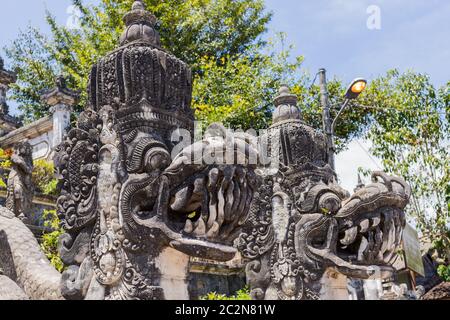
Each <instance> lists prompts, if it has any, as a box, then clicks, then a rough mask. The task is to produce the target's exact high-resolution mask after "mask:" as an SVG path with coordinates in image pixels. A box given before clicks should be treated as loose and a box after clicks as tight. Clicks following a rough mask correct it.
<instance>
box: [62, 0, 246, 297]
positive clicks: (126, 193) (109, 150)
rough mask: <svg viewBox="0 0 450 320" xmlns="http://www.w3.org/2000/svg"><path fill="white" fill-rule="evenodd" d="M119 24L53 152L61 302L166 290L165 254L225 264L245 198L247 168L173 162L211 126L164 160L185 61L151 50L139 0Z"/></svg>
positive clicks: (184, 80)
mask: <svg viewBox="0 0 450 320" xmlns="http://www.w3.org/2000/svg"><path fill="white" fill-rule="evenodd" d="M125 22H126V24H127V30H126V31H125V32H124V34H123V36H122V38H121V44H123V46H122V47H120V48H119V49H117V50H116V51H114V52H113V53H111V54H110V55H108V56H107V57H105V58H103V59H101V60H100V61H99V62H98V64H97V65H96V66H94V68H93V69H92V73H91V77H90V84H89V88H90V94H89V101H90V105H89V106H88V108H87V109H86V111H85V112H83V113H82V114H81V115H80V117H79V119H78V124H77V128H75V129H73V130H71V131H70V132H69V134H68V137H67V139H66V140H65V142H64V143H63V145H62V146H61V147H60V150H59V154H58V155H57V162H58V166H59V170H60V173H61V175H62V184H63V185H62V195H61V197H60V198H59V199H58V211H59V214H60V216H61V218H62V221H63V227H64V229H65V230H66V234H65V235H64V236H63V238H62V245H61V254H62V259H63V261H64V262H65V263H66V264H67V265H69V266H70V267H69V269H68V270H67V271H66V272H65V273H64V275H63V279H64V282H63V288H62V293H63V295H64V296H65V297H66V298H69V299H71V298H77V299H78V298H87V299H90V298H93V297H94V298H101V299H103V298H104V299H163V298H165V297H168V296H170V293H169V292H168V291H170V290H171V289H170V288H167V287H164V285H161V283H162V282H163V281H164V278H165V277H166V275H165V271H166V268H167V266H166V265H163V266H161V264H162V262H161V261H165V259H166V258H167V257H166V256H167V255H170V254H167V252H173V251H174V250H173V249H176V250H177V251H179V252H181V253H183V254H184V255H186V257H189V256H195V257H200V258H208V259H214V260H221V261H226V260H231V259H232V258H233V257H234V256H235V254H236V252H237V250H236V249H235V248H233V246H232V245H233V238H236V237H237V235H238V234H237V232H236V231H238V228H239V222H240V220H241V219H243V218H244V217H245V213H246V212H247V211H248V207H249V205H250V201H251V199H252V196H251V192H252V190H251V186H252V182H251V180H252V175H253V173H252V172H251V171H250V170H249V169H248V168H246V167H244V166H241V167H235V166H233V165H204V164H203V161H200V164H199V165H197V164H192V165H186V164H185V163H186V162H187V161H185V160H187V159H191V156H193V155H194V154H195V152H196V151H197V150H198V149H199V148H200V151H202V150H203V149H204V148H207V147H208V146H210V145H214V146H217V147H220V143H219V145H217V139H216V138H217V137H216V136H215V135H214V134H213V135H212V136H211V137H209V138H207V139H205V140H204V141H202V142H199V143H197V144H194V145H193V146H190V147H188V148H186V149H184V150H183V151H181V152H180V154H179V156H178V157H176V158H175V159H174V160H173V161H172V158H171V153H172V151H173V148H174V146H175V142H174V141H172V139H171V137H172V134H173V132H174V131H175V130H180V129H185V130H187V131H191V132H192V129H193V121H194V117H193V113H192V110H191V108H190V103H191V91H192V82H191V81H192V80H191V72H190V69H189V67H188V66H187V65H186V64H185V63H184V62H182V61H180V60H178V59H177V58H175V57H174V56H172V55H170V54H169V53H167V52H165V51H163V50H162V49H160V48H159V42H158V37H157V36H156V35H157V33H156V31H154V29H153V25H154V22H155V18H154V16H152V15H151V14H149V13H148V12H147V11H145V10H144V8H143V5H142V3H141V2H139V1H137V2H135V4H134V5H133V10H132V11H131V13H130V14H128V15H126V17H125ZM216 129H217V130H212V132H219V133H220V132H221V130H224V129H223V128H221V127H218V128H216ZM241 143H242V144H244V145H245V144H247V142H246V141H241ZM218 149H220V148H218ZM200 154H203V152H201V153H200ZM234 186H236V187H234ZM234 190H236V192H239V194H238V195H236V196H234V194H231V191H234ZM188 202H189V204H188ZM171 250H172V251H171ZM175 255H176V254H175ZM181 259H183V258H181ZM187 260H188V259H187ZM173 267H174V268H177V267H178V266H176V265H174V266H173ZM179 268H181V271H179V273H181V274H183V273H184V274H185V275H184V276H185V277H187V274H186V272H187V271H185V270H183V268H184V267H183V264H180V267H179ZM174 272H175V271H174ZM176 272H178V271H176ZM81 274H83V276H80V275H81ZM180 286H181V287H183V286H186V288H187V283H181V284H180ZM176 290H178V291H180V292H183V288H177V289H176ZM186 290H187V289H186ZM172 296H173V295H172ZM179 297H183V296H179Z"/></svg>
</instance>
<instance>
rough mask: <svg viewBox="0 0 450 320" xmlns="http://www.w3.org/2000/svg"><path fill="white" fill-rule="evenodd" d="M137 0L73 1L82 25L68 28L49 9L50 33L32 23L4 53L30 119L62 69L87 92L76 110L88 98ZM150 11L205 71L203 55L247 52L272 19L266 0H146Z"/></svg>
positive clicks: (174, 44)
mask: <svg viewBox="0 0 450 320" xmlns="http://www.w3.org/2000/svg"><path fill="white" fill-rule="evenodd" d="M132 2H133V0H101V1H100V3H99V4H98V5H90V6H88V5H84V4H83V3H82V1H80V0H73V4H74V5H75V6H76V7H77V8H78V9H79V10H80V11H81V13H82V15H81V19H80V28H79V29H77V30H71V29H68V28H67V27H65V26H60V25H58V24H57V23H56V20H55V18H54V17H53V16H52V15H51V13H49V12H47V22H48V24H49V26H50V29H51V36H50V37H46V36H45V35H43V34H42V33H41V32H40V31H39V30H38V29H36V28H33V27H29V28H28V30H26V31H25V32H22V33H21V34H20V35H19V37H18V38H17V39H16V40H15V41H14V42H13V44H12V45H11V46H10V47H9V48H6V53H7V55H8V57H9V58H10V59H11V61H12V63H13V68H14V69H15V70H16V71H17V73H18V82H17V84H16V85H15V86H14V87H13V89H14V90H13V98H14V99H15V100H17V101H18V102H19V103H20V109H21V111H22V113H23V115H24V117H25V120H26V121H32V120H35V119H38V118H40V117H42V116H44V115H46V114H47V113H48V108H47V106H45V105H43V104H42V103H41V101H40V92H41V91H42V90H44V89H46V88H50V87H52V86H53V85H54V79H55V77H56V76H57V75H58V74H64V75H65V76H66V77H68V86H69V87H70V88H72V89H77V90H80V91H81V92H82V93H83V97H82V99H81V102H80V105H79V106H78V108H77V111H80V110H81V108H82V106H83V105H84V103H85V101H86V87H87V81H88V74H89V71H90V69H91V67H92V65H93V64H94V63H95V62H96V61H97V60H98V59H99V58H100V57H102V56H104V55H105V54H106V53H107V52H109V51H111V50H113V49H114V48H115V47H116V46H117V42H118V41H117V39H118V38H119V35H120V34H121V32H122V31H123V30H124V25H123V21H122V16H123V15H124V14H125V13H126V12H127V11H129V10H130V8H131V4H132ZM145 3H146V5H147V8H148V10H150V11H151V12H153V13H154V14H155V15H156V16H157V17H158V18H159V19H160V21H161V24H160V25H161V28H160V30H159V31H160V33H161V38H162V43H163V46H164V47H165V48H167V49H168V50H169V51H171V52H172V53H173V54H175V55H176V56H177V57H179V58H181V59H183V60H184V61H186V62H187V63H189V64H190V65H191V66H192V68H193V70H194V73H196V74H201V73H202V71H201V70H200V69H201V67H200V65H201V61H202V59H204V57H208V58H209V59H212V58H215V60H216V61H220V60H221V58H223V57H228V56H235V55H240V54H243V53H245V52H246V51H247V50H248V49H249V48H251V47H253V46H255V45H257V46H258V45H263V41H262V40H261V35H262V34H263V33H264V32H265V30H266V25H267V23H268V21H269V20H270V18H271V14H270V13H267V12H266V11H265V8H264V1H263V0H187V1H185V0H169V1H156V0H146V1H145Z"/></svg>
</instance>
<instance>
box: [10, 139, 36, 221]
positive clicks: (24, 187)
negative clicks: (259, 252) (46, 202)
mask: <svg viewBox="0 0 450 320" xmlns="http://www.w3.org/2000/svg"><path fill="white" fill-rule="evenodd" d="M32 152H33V149H32V148H31V145H30V144H29V143H28V142H21V143H18V144H17V145H16V146H14V152H13V155H12V157H11V163H12V166H11V171H10V173H9V177H8V185H7V195H6V208H8V209H9V210H11V211H12V212H14V214H15V215H16V216H17V217H19V219H21V220H23V221H27V220H28V219H29V218H30V217H29V215H30V213H31V212H30V210H31V205H32V202H33V195H34V188H33V182H32V180H31V174H32V172H33V157H32Z"/></svg>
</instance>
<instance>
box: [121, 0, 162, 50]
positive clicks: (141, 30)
mask: <svg viewBox="0 0 450 320" xmlns="http://www.w3.org/2000/svg"><path fill="white" fill-rule="evenodd" d="M123 21H124V22H125V25H126V26H127V28H126V29H125V31H124V32H123V33H122V35H121V37H120V45H125V44H127V43H130V42H134V41H143V42H148V43H150V44H152V45H156V46H160V45H161V41H160V36H159V33H158V31H156V30H155V25H156V22H157V19H156V17H155V16H154V15H153V14H152V13H150V12H149V11H147V10H145V6H144V3H143V2H142V1H141V0H138V1H135V2H134V3H133V6H132V7H131V11H130V12H128V13H127V14H126V15H125V16H124V18H123Z"/></svg>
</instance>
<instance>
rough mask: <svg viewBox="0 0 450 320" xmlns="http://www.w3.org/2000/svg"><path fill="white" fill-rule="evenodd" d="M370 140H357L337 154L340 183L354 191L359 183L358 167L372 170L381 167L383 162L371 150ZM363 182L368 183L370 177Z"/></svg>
mask: <svg viewBox="0 0 450 320" xmlns="http://www.w3.org/2000/svg"><path fill="white" fill-rule="evenodd" d="M369 149H370V142H368V141H364V140H355V141H352V142H351V143H350V144H349V148H348V150H346V151H343V152H341V153H340V154H338V155H336V171H337V174H338V178H339V183H340V185H341V186H342V187H343V188H344V189H346V190H348V191H350V192H353V189H354V188H355V187H356V185H357V183H358V168H360V167H362V168H364V169H370V170H372V171H376V170H380V169H381V162H380V160H379V159H377V158H376V157H374V156H373V155H371V154H370V152H369ZM362 178H363V182H365V183H368V182H369V180H368V179H364V177H362Z"/></svg>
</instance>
